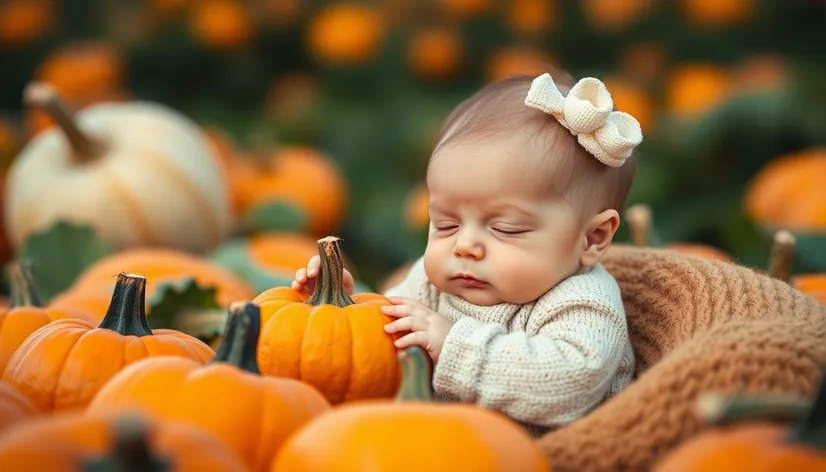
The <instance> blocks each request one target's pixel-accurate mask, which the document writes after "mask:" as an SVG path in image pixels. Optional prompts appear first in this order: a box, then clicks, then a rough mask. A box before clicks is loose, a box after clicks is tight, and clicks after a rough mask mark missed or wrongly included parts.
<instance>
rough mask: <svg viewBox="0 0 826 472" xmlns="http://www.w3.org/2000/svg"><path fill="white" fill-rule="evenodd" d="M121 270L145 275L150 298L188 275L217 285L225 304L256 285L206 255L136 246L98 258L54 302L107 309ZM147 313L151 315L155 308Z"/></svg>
mask: <svg viewBox="0 0 826 472" xmlns="http://www.w3.org/2000/svg"><path fill="white" fill-rule="evenodd" d="M118 272H129V273H133V274H141V275H142V276H144V277H145V278H146V280H147V282H146V292H147V297H149V298H150V299H151V297H153V296H155V293H156V292H157V289H158V286H160V285H161V284H163V283H166V282H178V281H181V280H184V279H188V278H194V279H195V280H196V281H197V282H198V284H199V285H200V286H201V287H215V288H216V301H217V302H218V305H220V306H222V307H226V306H228V305H229V304H230V303H231V302H234V301H236V300H248V299H250V298H252V297H253V296H254V292H253V291H252V289H251V288H250V287H249V286H248V285H247V284H246V282H244V281H243V280H242V279H241V278H239V277H237V276H236V275H234V274H233V273H231V272H230V271H228V270H226V269H224V268H222V267H220V266H218V265H217V264H212V263H211V262H210V261H209V260H208V259H206V258H201V257H199V256H196V255H193V254H188V253H185V252H183V251H177V250H174V249H168V248H136V249H130V250H124V251H119V252H116V253H114V254H112V255H110V256H107V257H104V258H103V259H100V260H98V261H96V262H95V263H94V264H92V265H91V266H89V267H88V268H86V270H84V271H83V273H81V274H80V276H78V278H77V280H76V281H75V282H74V283H73V284H72V286H71V287H70V288H69V289H68V290H67V291H65V292H63V293H61V294H59V295H58V296H56V297H55V298H54V299H52V301H51V306H55V307H80V308H85V309H87V310H94V311H95V312H99V313H102V312H104V311H105V310H106V307H107V306H108V305H109V300H110V299H111V298H112V286H113V283H112V274H117V273H118ZM147 314H148V315H150V316H151V315H152V312H151V311H149V312H148V313H147Z"/></svg>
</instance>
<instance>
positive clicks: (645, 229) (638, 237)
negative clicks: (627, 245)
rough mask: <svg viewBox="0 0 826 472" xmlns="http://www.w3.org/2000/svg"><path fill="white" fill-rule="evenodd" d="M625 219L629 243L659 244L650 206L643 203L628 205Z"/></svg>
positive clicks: (637, 244)
mask: <svg viewBox="0 0 826 472" xmlns="http://www.w3.org/2000/svg"><path fill="white" fill-rule="evenodd" d="M625 219H626V220H627V221H628V230H629V233H630V236H631V244H633V245H634V246H637V247H649V246H650V247H657V246H660V245H661V244H660V240H659V237H658V236H657V233H656V230H655V229H654V223H653V217H652V216H651V207H650V206H648V205H646V204H644V203H638V204H636V205H632V206H630V207H629V208H628V209H627V210H626V211H625Z"/></svg>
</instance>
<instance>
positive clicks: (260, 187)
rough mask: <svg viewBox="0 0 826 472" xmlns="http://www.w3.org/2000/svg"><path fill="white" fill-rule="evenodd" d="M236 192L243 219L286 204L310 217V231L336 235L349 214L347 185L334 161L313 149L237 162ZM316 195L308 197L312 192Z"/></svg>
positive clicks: (300, 148)
mask: <svg viewBox="0 0 826 472" xmlns="http://www.w3.org/2000/svg"><path fill="white" fill-rule="evenodd" d="M232 165H233V167H232V170H231V172H230V174H231V187H232V194H233V201H234V202H235V204H236V205H237V207H236V211H237V212H238V215H237V216H239V217H243V216H244V215H246V214H247V213H249V212H251V211H253V210H254V209H255V208H256V207H258V206H262V205H266V204H267V203H270V202H274V201H280V202H285V203H288V204H292V205H294V206H295V207H296V208H297V209H298V210H300V211H301V212H302V213H304V215H306V217H307V230H308V232H310V233H312V234H324V233H327V232H329V231H334V230H336V229H337V228H338V227H339V225H340V224H341V219H342V217H343V216H344V213H345V212H346V211H347V205H348V200H347V198H348V195H347V181H346V180H345V178H344V174H343V171H342V170H341V167H340V166H339V165H338V164H337V163H336V162H335V161H334V160H333V159H331V158H330V157H329V156H327V155H325V154H323V153H322V152H320V151H318V150H317V149H313V148H310V147H307V146H289V147H283V148H280V149H278V150H276V151H274V152H271V153H264V154H261V153H260V152H252V153H250V154H248V155H247V157H238V158H237V159H235V160H234V161H232ZM308 188H311V189H313V191H312V192H308V191H307V189H308Z"/></svg>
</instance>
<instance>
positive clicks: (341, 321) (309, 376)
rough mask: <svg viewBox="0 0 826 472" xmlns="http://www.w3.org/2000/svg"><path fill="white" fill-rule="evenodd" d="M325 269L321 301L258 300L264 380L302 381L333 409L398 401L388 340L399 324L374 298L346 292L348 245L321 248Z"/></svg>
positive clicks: (266, 296)
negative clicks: (373, 400) (344, 249)
mask: <svg viewBox="0 0 826 472" xmlns="http://www.w3.org/2000/svg"><path fill="white" fill-rule="evenodd" d="M318 253H319V256H320V257H321V268H320V273H319V276H318V280H317V287H316V290H315V293H314V294H313V296H312V297H311V298H310V297H308V296H307V294H306V293H304V292H297V291H295V290H293V289H291V288H288V287H276V288H273V289H270V290H267V291H265V292H263V293H261V294H260V295H258V297H256V298H255V299H254V300H253V303H256V304H257V305H259V306H260V307H261V324H262V326H264V328H263V329H262V332H261V340H260V342H259V345H258V367H259V368H260V369H261V372H262V373H264V374H265V375H272V376H276V377H288V378H293V379H300V380H303V381H305V382H307V383H309V384H311V385H313V386H315V387H316V388H318V389H319V390H320V391H321V393H323V394H324V396H325V397H327V400H329V401H330V403H331V404H333V405H335V404H339V403H342V402H345V401H350V400H360V399H367V398H380V397H390V396H392V395H393V394H394V393H395V392H396V390H397V389H398V387H399V380H400V378H399V369H398V362H397V361H396V347H395V345H394V344H393V342H394V340H395V337H396V336H395V335H393V336H391V335H388V334H387V333H385V332H384V325H385V324H387V323H389V322H390V321H392V319H391V318H390V317H389V316H387V315H385V314H384V313H382V311H381V309H380V307H381V306H382V305H389V304H390V302H389V301H388V300H387V299H386V298H385V297H383V296H381V295H378V294H375V293H359V294H356V295H353V296H350V295H348V294H347V293H345V292H344V289H343V287H342V275H343V270H344V269H343V256H342V253H341V240H340V239H338V238H336V237H334V236H328V237H326V238H323V239H320V240H319V241H318Z"/></svg>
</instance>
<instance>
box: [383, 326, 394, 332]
mask: <svg viewBox="0 0 826 472" xmlns="http://www.w3.org/2000/svg"><path fill="white" fill-rule="evenodd" d="M384 330H385V331H387V332H388V333H392V332H393V327H392V326H390V325H384Z"/></svg>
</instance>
